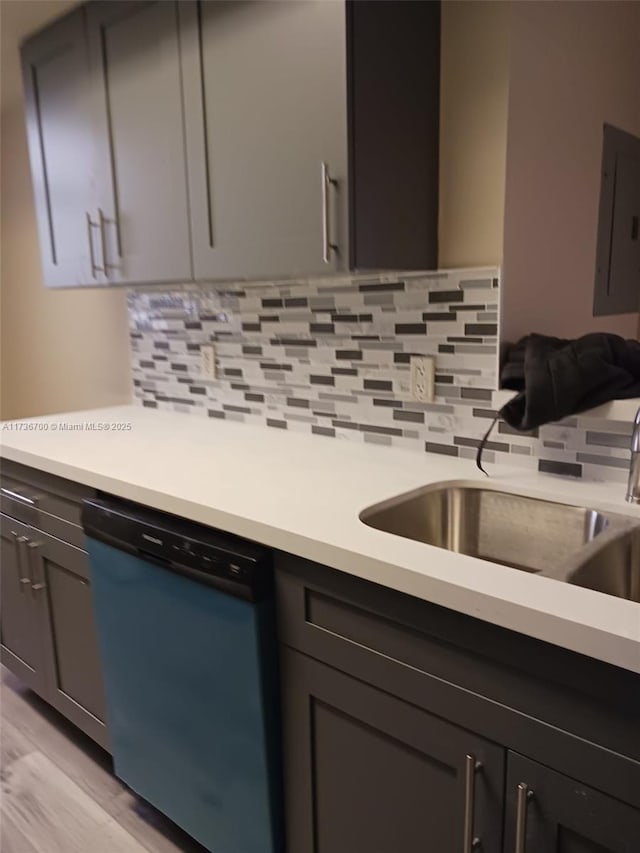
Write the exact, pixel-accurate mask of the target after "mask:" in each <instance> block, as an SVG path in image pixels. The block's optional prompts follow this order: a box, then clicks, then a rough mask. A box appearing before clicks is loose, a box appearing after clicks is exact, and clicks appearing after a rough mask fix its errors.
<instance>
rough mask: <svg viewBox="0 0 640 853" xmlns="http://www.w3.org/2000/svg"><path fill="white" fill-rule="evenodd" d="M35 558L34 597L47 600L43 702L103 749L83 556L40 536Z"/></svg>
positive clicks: (95, 641)
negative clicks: (45, 695) (46, 700)
mask: <svg viewBox="0 0 640 853" xmlns="http://www.w3.org/2000/svg"><path fill="white" fill-rule="evenodd" d="M33 553H34V558H35V562H36V564H37V565H36V567H34V581H35V583H34V588H35V592H36V595H40V596H42V597H43V598H46V607H45V608H44V610H43V616H44V623H43V627H44V633H45V638H44V639H45V642H44V650H45V651H44V655H45V665H46V672H47V673H48V675H49V689H48V695H47V699H48V700H49V702H51V704H52V705H53V706H54V707H55V708H57V709H58V710H59V711H60V712H61V713H62V714H64V715H65V717H68V718H69V719H70V720H71V721H72V722H73V723H75V724H76V725H77V726H79V727H80V728H81V729H83V730H84V731H85V732H86V733H87V734H89V735H91V737H93V738H94V740H97V741H98V742H99V743H101V744H102V746H105V747H107V746H108V741H107V737H106V734H107V733H106V726H105V723H104V720H105V714H106V709H105V698H104V687H103V683H102V670H101V666H100V657H99V652H98V637H97V632H96V625H95V619H94V614H93V602H92V599H91V587H90V585H89V564H88V557H87V553H86V551H82V550H81V549H80V548H75V547H74V546H73V545H69V544H67V543H66V542H62V541H61V540H60V539H55V538H54V537H53V536H48V535H46V534H38V538H37V539H36V540H35V541H34V546H33Z"/></svg>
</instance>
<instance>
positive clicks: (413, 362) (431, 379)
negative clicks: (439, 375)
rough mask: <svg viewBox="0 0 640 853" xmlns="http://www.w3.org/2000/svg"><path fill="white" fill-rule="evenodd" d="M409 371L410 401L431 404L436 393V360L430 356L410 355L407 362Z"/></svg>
mask: <svg viewBox="0 0 640 853" xmlns="http://www.w3.org/2000/svg"><path fill="white" fill-rule="evenodd" d="M409 368H410V371H411V389H410V394H411V399H412V400H418V401H419V402H420V403H431V402H433V398H434V397H435V392H436V360H435V358H434V357H433V356H431V355H412V356H411V358H410V360H409Z"/></svg>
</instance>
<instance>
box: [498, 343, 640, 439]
mask: <svg viewBox="0 0 640 853" xmlns="http://www.w3.org/2000/svg"><path fill="white" fill-rule="evenodd" d="M501 379H502V386H503V387H504V388H509V389H512V390H514V391H519V392H520V393H519V394H518V396H517V397H514V398H513V399H512V400H510V401H509V402H508V403H507V404H506V405H505V406H503V407H502V409H501V410H500V416H501V417H502V418H503V419H504V420H505V421H506V422H507V423H508V424H509V425H510V426H512V427H513V428H514V429H518V430H522V431H527V430H532V429H535V428H536V427H539V426H542V425H543V424H546V423H550V422H552V421H559V420H561V419H562V418H564V417H567V416H568V415H575V414H579V413H580V412H584V411H586V410H587V409H593V408H595V406H600V405H602V404H603V403H607V402H608V401H609V400H622V399H627V398H629V397H640V343H639V342H638V341H625V340H624V338H621V337H618V335H609V334H604V333H594V334H590V335H584V337H582V338H578V340H575V341H569V340H562V339H561V338H548V337H545V336H544V335H535V334H534V335H528V336H527V337H526V338H522V340H521V341H519V342H518V343H517V344H515V345H514V346H513V347H511V348H510V349H509V350H508V351H507V354H506V357H505V360H504V365H503V368H502V373H501Z"/></svg>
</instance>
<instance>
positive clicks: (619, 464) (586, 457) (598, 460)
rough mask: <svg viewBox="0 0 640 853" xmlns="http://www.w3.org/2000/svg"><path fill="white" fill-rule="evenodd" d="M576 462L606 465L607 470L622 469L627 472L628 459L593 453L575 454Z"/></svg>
mask: <svg viewBox="0 0 640 853" xmlns="http://www.w3.org/2000/svg"><path fill="white" fill-rule="evenodd" d="M576 459H577V460H578V462H590V463H591V464H592V465H606V467H607V468H623V469H624V470H627V471H628V470H629V460H628V459H618V458H617V457H615V456H600V455H597V454H595V453H577V454H576Z"/></svg>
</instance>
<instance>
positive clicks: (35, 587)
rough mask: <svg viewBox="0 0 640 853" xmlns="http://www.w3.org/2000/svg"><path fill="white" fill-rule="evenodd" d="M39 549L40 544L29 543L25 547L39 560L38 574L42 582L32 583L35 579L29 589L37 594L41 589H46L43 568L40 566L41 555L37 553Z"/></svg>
mask: <svg viewBox="0 0 640 853" xmlns="http://www.w3.org/2000/svg"><path fill="white" fill-rule="evenodd" d="M41 547H42V542H29V544H28V545H27V548H28V549H29V552H30V553H31V554H35V555H36V556H38V557H39V558H40V574H41V577H42V578H43V580H41V581H36V582H35V583H34V582H33V581H34V580H35V578H33V579H32V582H31V589H32V591H33V592H39V591H40V590H41V589H46V588H47V585H46V583H45V582H44V568H43V566H42V554H41V553H39V549H40V548H41Z"/></svg>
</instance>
